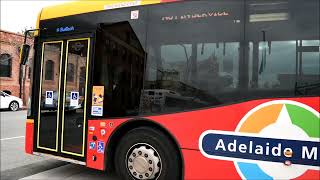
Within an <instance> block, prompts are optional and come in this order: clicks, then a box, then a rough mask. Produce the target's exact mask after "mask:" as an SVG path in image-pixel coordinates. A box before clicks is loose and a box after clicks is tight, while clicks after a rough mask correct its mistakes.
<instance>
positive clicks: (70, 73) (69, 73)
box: [67, 63, 75, 82]
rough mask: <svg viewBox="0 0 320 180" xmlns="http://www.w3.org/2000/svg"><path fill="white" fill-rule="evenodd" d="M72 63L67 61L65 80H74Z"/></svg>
mask: <svg viewBox="0 0 320 180" xmlns="http://www.w3.org/2000/svg"><path fill="white" fill-rule="evenodd" d="M74 72H75V71H74V64H72V63H68V69H67V81H68V82H74Z"/></svg>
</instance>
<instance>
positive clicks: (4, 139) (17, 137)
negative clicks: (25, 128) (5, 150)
mask: <svg viewBox="0 0 320 180" xmlns="http://www.w3.org/2000/svg"><path fill="white" fill-rule="evenodd" d="M24 137H25V136H16V137H11V138H3V139H0V140H1V141H6V140H11V139H19V138H24Z"/></svg>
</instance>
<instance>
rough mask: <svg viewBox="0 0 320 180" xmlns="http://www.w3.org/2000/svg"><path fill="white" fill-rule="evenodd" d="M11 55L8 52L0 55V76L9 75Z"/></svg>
mask: <svg viewBox="0 0 320 180" xmlns="http://www.w3.org/2000/svg"><path fill="white" fill-rule="evenodd" d="M11 68H12V57H11V56H10V55H9V54H1V55H0V69H1V71H0V77H11Z"/></svg>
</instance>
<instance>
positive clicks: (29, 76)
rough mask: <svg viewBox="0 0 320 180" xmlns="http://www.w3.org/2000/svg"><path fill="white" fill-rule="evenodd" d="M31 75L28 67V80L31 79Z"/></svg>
mask: <svg viewBox="0 0 320 180" xmlns="http://www.w3.org/2000/svg"><path fill="white" fill-rule="evenodd" d="M31 73H32V70H31V67H30V66H29V68H28V79H30V78H31Z"/></svg>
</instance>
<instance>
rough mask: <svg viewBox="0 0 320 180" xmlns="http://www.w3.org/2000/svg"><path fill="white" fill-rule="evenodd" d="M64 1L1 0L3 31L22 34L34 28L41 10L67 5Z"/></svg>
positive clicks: (0, 22)
mask: <svg viewBox="0 0 320 180" xmlns="http://www.w3.org/2000/svg"><path fill="white" fill-rule="evenodd" d="M65 2H67V1H62V0H60V1H59V0H58V1H57V0H33V1H32V0H31V1H30V0H24V1H17V0H1V5H0V6H1V11H0V12H1V21H0V25H1V29H2V30H6V31H11V32H21V30H23V29H24V28H25V27H27V28H30V27H32V28H34V27H35V26H36V20H37V16H38V13H39V12H40V11H41V8H43V7H46V6H51V5H55V4H61V3H65Z"/></svg>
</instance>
